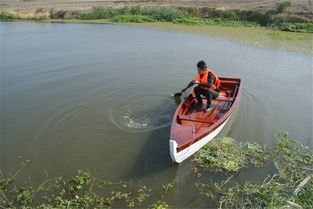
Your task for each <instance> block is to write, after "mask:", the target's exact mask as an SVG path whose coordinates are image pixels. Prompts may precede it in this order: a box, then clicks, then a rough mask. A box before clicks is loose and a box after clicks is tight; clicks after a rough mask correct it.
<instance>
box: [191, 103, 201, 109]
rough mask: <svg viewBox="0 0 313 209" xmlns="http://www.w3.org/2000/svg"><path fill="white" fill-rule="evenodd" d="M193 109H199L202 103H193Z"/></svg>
mask: <svg viewBox="0 0 313 209" xmlns="http://www.w3.org/2000/svg"><path fill="white" fill-rule="evenodd" d="M193 107H194V108H196V109H197V108H200V107H202V103H201V102H197V103H195V104H194V105H193Z"/></svg>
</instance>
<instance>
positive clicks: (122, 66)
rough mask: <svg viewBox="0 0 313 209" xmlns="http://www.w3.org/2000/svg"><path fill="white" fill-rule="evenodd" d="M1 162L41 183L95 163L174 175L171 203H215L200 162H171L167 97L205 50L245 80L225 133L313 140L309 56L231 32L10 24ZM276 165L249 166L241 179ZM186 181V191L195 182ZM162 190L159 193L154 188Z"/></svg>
mask: <svg viewBox="0 0 313 209" xmlns="http://www.w3.org/2000/svg"><path fill="white" fill-rule="evenodd" d="M0 26H1V28H0V29H1V66H0V67H1V143H0V146H1V147H0V151H1V156H0V157H1V159H0V160H1V161H0V163H1V170H2V171H3V172H4V173H9V172H13V171H15V170H16V169H17V168H18V162H20V161H21V159H20V158H22V159H30V160H31V163H30V165H29V166H28V167H27V168H26V169H25V170H24V171H23V172H22V173H21V174H20V178H21V179H23V178H25V179H26V178H27V177H28V176H31V177H32V181H33V182H35V183H38V182H42V180H43V179H45V178H46V177H47V176H46V175H48V177H54V176H61V175H62V176H65V177H71V176H72V175H74V174H75V173H76V171H77V170H78V169H88V170H89V171H91V172H92V173H96V174H97V175H98V176H100V177H102V178H106V179H111V180H130V179H132V180H138V181H139V182H141V183H143V184H146V185H149V186H151V187H155V188H158V187H160V185H162V184H166V183H174V184H175V190H174V191H173V192H172V193H171V194H169V196H168V197H167V199H166V201H167V202H168V203H169V204H170V205H171V206H172V207H177V208H180V207H207V206H208V205H210V204H211V203H208V202H207V201H206V200H205V199H204V198H203V197H200V196H198V195H197V194H195V193H194V182H195V181H196V177H195V176H194V175H193V173H192V166H193V163H192V162H191V161H190V160H186V161H185V162H183V163H182V164H181V165H177V164H174V165H172V164H171V159H170V156H169V153H168V140H169V133H170V124H171V119H172V116H173V113H174V111H175V109H176V107H177V104H176V102H175V100H174V99H173V98H172V97H171V96H170V95H171V93H175V92H177V91H179V90H180V89H182V88H184V87H185V86H186V85H187V84H188V83H189V81H190V80H191V79H193V77H194V76H195V73H196V67H195V65H196V63H197V62H198V61H199V60H205V61H206V62H207V64H208V66H209V68H211V69H213V70H214V71H215V72H216V73H217V74H218V75H220V76H228V77H240V78H242V79H243V80H244V89H243V92H242V95H241V101H240V104H239V106H238V108H237V111H236V113H235V115H234V116H233V117H232V120H231V121H229V123H228V124H227V126H226V127H225V129H224V130H223V131H222V132H221V134H220V136H230V137H233V138H235V139H237V140H239V141H249V142H258V143H260V144H266V145H269V146H271V145H273V144H274V143H275V142H276V141H277V140H278V139H277V138H276V137H275V136H274V135H275V132H276V130H283V131H287V132H289V133H290V136H291V137H292V138H297V139H298V140H300V141H301V142H302V143H304V144H305V145H308V146H311V147H312V146H313V145H312V143H313V142H312V135H313V133H312V114H313V113H312V101H313V98H312V97H313V96H312V83H313V82H312V77H313V76H312V56H307V55H303V54H297V53H290V52H285V51H280V50H270V49H262V48H256V47H252V46H248V45H244V44H240V43H237V42H235V41H230V40H226V39H222V38H217V37H213V36H205V35H194V34H184V33H178V32H169V31H162V30H157V29H151V28H145V27H137V26H123V25H97V24H41V23H25V22H1V23H0ZM272 172H273V167H272V166H268V167H267V168H266V169H247V170H246V171H244V172H241V173H240V174H239V176H238V177H237V178H238V179H239V181H241V182H245V181H247V180H258V179H262V178H264V176H266V175H267V174H268V173H272ZM186 188H188V189H186ZM154 191H155V193H154V194H153V195H154V196H155V198H156V199H157V198H158V197H159V193H158V192H156V191H157V190H154Z"/></svg>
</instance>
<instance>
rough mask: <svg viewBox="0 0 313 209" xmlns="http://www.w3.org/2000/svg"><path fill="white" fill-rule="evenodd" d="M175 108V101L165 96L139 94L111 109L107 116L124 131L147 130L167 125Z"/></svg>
mask: <svg viewBox="0 0 313 209" xmlns="http://www.w3.org/2000/svg"><path fill="white" fill-rule="evenodd" d="M175 108H176V104H175V101H173V100H172V99H171V98H169V97H167V96H141V97H139V98H136V99H132V101H129V102H127V101H125V102H124V103H122V104H121V105H120V106H118V107H117V108H115V109H112V110H111V111H110V113H109V118H110V121H111V122H112V123H113V124H114V125H115V126H116V127H118V128H120V129H122V130H124V131H127V132H132V133H139V132H148V131H152V130H156V129H159V128H162V127H166V126H169V125H170V124H171V120H172V116H173V112H174V110H175Z"/></svg>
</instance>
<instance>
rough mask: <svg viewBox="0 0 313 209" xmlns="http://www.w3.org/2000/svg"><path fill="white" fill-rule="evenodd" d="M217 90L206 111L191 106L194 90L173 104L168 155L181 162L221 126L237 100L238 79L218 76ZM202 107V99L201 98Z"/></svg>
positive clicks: (240, 85) (212, 136)
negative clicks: (218, 87) (217, 92)
mask: <svg viewBox="0 0 313 209" xmlns="http://www.w3.org/2000/svg"><path fill="white" fill-rule="evenodd" d="M220 80H221V91H220V92H219V96H218V97H217V98H216V99H214V100H212V102H211V104H212V105H211V107H212V109H211V110H210V111H209V112H204V111H203V110H198V109H195V108H194V104H195V102H197V101H196V98H195V94H194V91H193V90H192V91H191V93H190V94H189V95H188V96H187V97H186V98H185V99H184V101H183V102H182V103H181V104H180V105H179V106H178V107H177V110H176V112H175V114H174V117H173V121H172V126H171V134H170V141H169V147H170V155H171V158H172V160H173V161H174V162H177V163H181V162H182V161H183V160H185V159H186V158H188V157H190V156H191V155H192V154H194V153H195V152H196V151H198V150H199V149H200V148H201V147H203V146H204V145H205V144H207V143H208V142H209V141H210V140H212V139H213V138H214V137H215V136H216V135H217V134H218V133H219V132H220V131H221V130H222V128H223V127H224V126H225V124H226V122H227V121H228V120H229V118H230V116H231V114H232V113H233V111H234V109H235V106H236V104H237V103H238V101H239V95H240V92H241V87H242V84H241V79H239V78H225V77H221V78H220ZM202 101H203V106H204V107H205V106H206V103H207V101H206V99H205V98H203V99H202Z"/></svg>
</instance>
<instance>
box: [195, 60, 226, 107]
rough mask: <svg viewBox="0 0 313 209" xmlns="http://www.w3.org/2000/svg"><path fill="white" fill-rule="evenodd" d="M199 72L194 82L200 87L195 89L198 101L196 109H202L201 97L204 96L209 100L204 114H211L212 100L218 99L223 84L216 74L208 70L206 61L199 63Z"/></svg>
mask: <svg viewBox="0 0 313 209" xmlns="http://www.w3.org/2000/svg"><path fill="white" fill-rule="evenodd" d="M197 70H198V74H197V75H196V77H195V78H194V80H193V81H192V83H193V84H197V85H198V86H196V87H195V88H194V92H195V94H196V99H197V103H196V104H195V108H201V107H202V99H201V95H203V96H205V98H206V99H207V106H206V108H205V109H204V112H209V111H210V110H211V100H212V99H215V98H217V97H218V93H219V91H220V90H219V86H220V83H221V82H220V80H219V78H218V77H217V76H216V75H215V73H213V71H212V70H210V69H208V67H207V65H206V64H205V62H204V61H202V60H201V61H199V62H198V63H197Z"/></svg>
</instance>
